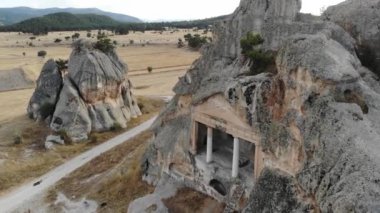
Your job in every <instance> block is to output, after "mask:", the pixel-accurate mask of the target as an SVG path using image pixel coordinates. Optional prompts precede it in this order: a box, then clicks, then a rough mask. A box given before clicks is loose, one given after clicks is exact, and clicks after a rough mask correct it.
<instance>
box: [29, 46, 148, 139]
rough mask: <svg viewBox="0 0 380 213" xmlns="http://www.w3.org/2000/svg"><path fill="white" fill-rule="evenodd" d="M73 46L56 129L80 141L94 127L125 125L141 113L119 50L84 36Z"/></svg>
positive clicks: (57, 108) (56, 114)
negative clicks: (105, 49)
mask: <svg viewBox="0 0 380 213" xmlns="http://www.w3.org/2000/svg"><path fill="white" fill-rule="evenodd" d="M73 49H74V50H73V52H72V54H71V56H70V59H69V64H68V72H67V75H65V77H64V80H63V87H62V89H60V90H59V91H58V93H57V94H59V98H58V100H57V101H56V105H55V110H54V114H53V117H52V121H51V124H50V127H51V129H52V130H54V131H55V132H65V133H66V134H67V136H69V137H70V138H71V139H72V140H73V141H80V140H85V139H87V137H88V134H89V133H90V132H91V131H107V130H110V129H111V128H125V127H126V126H127V122H128V121H129V120H130V119H131V118H132V117H137V116H139V115H141V112H140V109H139V107H138V106H137V101H136V99H135V97H134V96H133V94H132V91H131V87H132V86H131V83H130V82H129V80H128V79H127V77H126V75H127V68H126V66H125V65H124V64H123V63H122V62H121V61H120V59H119V58H118V56H117V55H116V53H115V52H110V53H103V52H101V51H99V50H96V49H94V48H93V47H92V44H91V43H90V42H88V41H84V40H79V41H77V42H76V43H74V45H73ZM48 63H49V62H48ZM38 90H43V88H39V87H37V90H36V91H38Z"/></svg>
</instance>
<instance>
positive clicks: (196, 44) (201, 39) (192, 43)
mask: <svg viewBox="0 0 380 213" xmlns="http://www.w3.org/2000/svg"><path fill="white" fill-rule="evenodd" d="M184 37H185V41H187V43H188V45H189V47H191V48H193V49H200V48H201V47H202V46H203V45H204V44H206V43H208V41H207V37H206V36H200V35H199V34H195V35H194V36H193V35H191V34H190V33H189V34H187V35H185V36H184Z"/></svg>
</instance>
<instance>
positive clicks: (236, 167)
mask: <svg viewBox="0 0 380 213" xmlns="http://www.w3.org/2000/svg"><path fill="white" fill-rule="evenodd" d="M239 152H240V150H239V138H237V137H234V153H233V157H232V178H237V176H238V173H239Z"/></svg>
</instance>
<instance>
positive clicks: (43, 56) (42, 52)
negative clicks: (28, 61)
mask: <svg viewBox="0 0 380 213" xmlns="http://www.w3.org/2000/svg"><path fill="white" fill-rule="evenodd" d="M46 55H47V52H46V51H45V50H41V51H38V53H37V56H38V57H42V58H45V56H46Z"/></svg>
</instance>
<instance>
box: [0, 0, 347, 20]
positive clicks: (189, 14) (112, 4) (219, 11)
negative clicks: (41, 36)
mask: <svg viewBox="0 0 380 213" xmlns="http://www.w3.org/2000/svg"><path fill="white" fill-rule="evenodd" d="M342 1H343V0H303V2H302V12H305V13H313V14H316V15H318V14H319V13H320V9H321V8H322V7H327V6H328V5H333V4H337V3H339V2H342ZM239 2H240V0H0V7H16V6H28V7H34V8H48V7H77V8H86V7H96V8H99V9H102V10H105V11H110V12H116V13H123V14H128V15H132V16H135V17H137V18H140V19H142V20H146V21H148V20H150V21H152V20H190V19H201V18H209V17H215V16H219V15H225V14H230V13H232V12H233V11H234V10H235V8H236V7H237V6H238V5H239Z"/></svg>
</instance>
